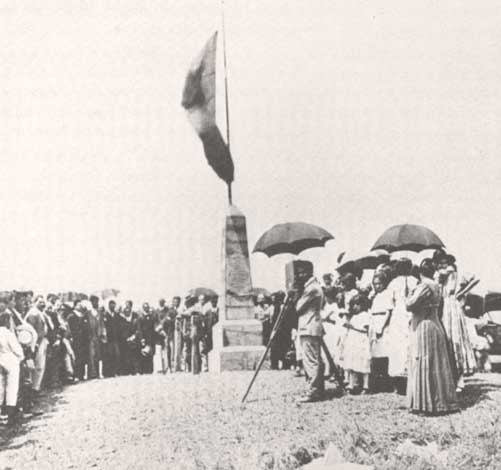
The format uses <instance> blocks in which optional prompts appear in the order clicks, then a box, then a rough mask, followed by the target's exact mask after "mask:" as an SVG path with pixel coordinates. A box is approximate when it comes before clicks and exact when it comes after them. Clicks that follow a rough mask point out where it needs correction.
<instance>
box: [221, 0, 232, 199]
mask: <svg viewBox="0 0 501 470" xmlns="http://www.w3.org/2000/svg"><path fill="white" fill-rule="evenodd" d="M221 18H222V27H223V64H224V99H225V104H226V143H227V144H228V151H230V153H231V149H230V105H229V99H228V68H227V64H226V28H225V24H224V0H221ZM228 201H229V203H230V205H231V204H232V193H231V182H229V183H228Z"/></svg>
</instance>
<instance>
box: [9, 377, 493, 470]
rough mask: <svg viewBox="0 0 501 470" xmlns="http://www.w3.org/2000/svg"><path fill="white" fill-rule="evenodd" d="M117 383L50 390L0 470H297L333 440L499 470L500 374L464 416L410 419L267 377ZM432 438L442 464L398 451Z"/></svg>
mask: <svg viewBox="0 0 501 470" xmlns="http://www.w3.org/2000/svg"><path fill="white" fill-rule="evenodd" d="M250 378H251V373H248V372H242V373H240V372H233V373H224V374H221V375H212V374H204V375H200V376H192V375H188V374H175V375H166V376H163V375H159V374H156V375H151V376H133V377H119V378H114V379H106V380H94V381H91V382H86V383H81V384H77V385H74V386H70V387H67V388H65V389H63V390H58V391H54V392H51V393H48V394H47V395H46V397H45V398H44V408H45V410H46V413H45V414H44V415H43V416H41V417H40V418H37V419H33V420H31V421H30V422H28V423H26V424H24V425H23V426H22V427H21V428H19V429H17V430H15V431H7V430H6V429H5V427H3V428H0V439H1V440H0V449H1V451H0V469H37V470H40V469H75V470H76V469H90V468H98V469H115V468H117V469H121V470H125V469H135V470H140V469H150V470H153V469H186V470H188V469H190V470H191V469H196V470H204V469H210V470H216V469H217V470H227V469H235V470H247V469H250V470H252V469H268V470H272V469H281V470H285V469H293V468H298V467H299V466H300V465H302V464H304V463H307V462H308V461H310V460H311V459H313V458H315V457H318V456H321V455H323V453H324V452H325V450H326V448H327V446H328V445H329V443H330V442H333V443H335V444H336V445H337V446H338V447H339V448H340V449H341V451H342V453H343V455H344V457H345V458H346V459H348V460H349V461H352V462H358V463H367V464H373V465H374V466H375V468H376V469H385V470H390V469H405V470H408V469H410V468H413V469H414V468H417V469H423V470H424V469H441V468H450V469H469V470H470V469H493V470H495V469H498V470H499V469H501V446H499V442H501V374H482V375H477V376H475V377H473V378H470V379H469V381H468V383H467V387H466V389H465V392H464V393H463V395H462V397H461V407H462V411H461V412H460V413H456V414H454V415H450V416H446V417H437V418H424V417H417V416H415V415H411V414H409V413H408V412H407V411H406V409H405V397H402V396H397V395H394V394H390V393H380V394H374V395H369V396H343V397H340V398H339V397H335V396H334V394H333V393H330V396H329V399H328V400H326V401H323V402H320V403H311V404H301V405H298V404H296V402H295V398H296V396H297V395H298V394H299V393H300V392H301V390H302V388H303V386H304V382H303V380H302V379H298V378H293V377H292V376H291V374H290V373H289V372H287V371H280V372H273V371H265V372H262V373H261V374H260V375H259V377H258V379H257V382H256V383H255V385H254V388H253V390H252V392H251V395H250V396H249V399H248V402H247V403H246V404H245V405H243V406H242V405H241V404H240V400H241V397H242V395H243V392H244V391H245V389H246V386H247V384H248V383H249V381H250ZM406 439H412V440H413V441H414V443H415V444H417V445H419V446H422V445H424V444H426V443H430V442H436V443H437V444H438V446H439V449H440V450H444V451H447V454H446V460H445V461H444V460H443V459H442V460H438V459H437V460H434V459H431V460H430V459H428V458H424V457H419V456H416V455H407V454H402V453H399V452H397V449H398V447H399V445H400V444H401V443H402V442H404V441H405V440H406Z"/></svg>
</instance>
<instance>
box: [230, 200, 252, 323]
mask: <svg viewBox="0 0 501 470" xmlns="http://www.w3.org/2000/svg"><path fill="white" fill-rule="evenodd" d="M223 256H224V280H225V288H226V292H225V313H226V318H227V319H228V320H232V319H235V320H236V319H244V318H249V319H251V318H253V309H254V306H253V303H252V298H251V296H250V292H251V290H252V278H251V270H250V260H249V246H248V244H247V226H246V223H245V216H244V215H243V214H242V213H241V212H240V211H239V210H238V209H237V208H236V207H235V206H233V207H231V212H230V214H229V215H228V216H227V217H226V225H225V231H224V235H223Z"/></svg>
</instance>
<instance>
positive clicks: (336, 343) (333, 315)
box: [320, 303, 346, 365]
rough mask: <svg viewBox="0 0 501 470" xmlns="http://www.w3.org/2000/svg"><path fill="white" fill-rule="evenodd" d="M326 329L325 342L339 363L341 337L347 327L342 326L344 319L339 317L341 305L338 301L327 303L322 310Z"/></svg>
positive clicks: (335, 360) (321, 314)
mask: <svg viewBox="0 0 501 470" xmlns="http://www.w3.org/2000/svg"><path fill="white" fill-rule="evenodd" d="M320 316H321V317H322V320H323V326H324V330H325V336H324V342H325V345H326V346H327V349H328V350H329V352H330V353H331V356H332V358H333V359H334V362H335V363H336V364H338V365H339V360H340V356H341V349H340V343H341V337H342V336H343V335H344V334H345V330H346V328H344V327H343V326H342V324H343V323H344V320H343V319H341V318H340V317H339V307H338V306H337V304H336V303H332V304H325V307H324V308H323V310H322V311H321V312H320ZM329 317H330V319H331V320H334V321H335V322H336V323H335V324H334V323H331V322H330V321H326V320H327V318H329Z"/></svg>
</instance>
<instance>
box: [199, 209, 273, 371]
mask: <svg viewBox="0 0 501 470" xmlns="http://www.w3.org/2000/svg"><path fill="white" fill-rule="evenodd" d="M222 248H223V249H222V265H223V266H222V267H223V288H224V295H222V298H221V305H220V309H219V311H220V314H219V322H218V323H217V324H216V325H215V326H214V329H213V332H212V337H213V349H212V351H211V352H210V353H209V370H210V371H211V372H221V371H224V370H252V369H255V368H256V367H257V364H258V363H259V360H260V359H261V356H262V354H263V353H264V350H265V347H264V346H263V328H262V325H261V322H260V321H259V320H255V319H254V303H253V301H252V278H251V270H250V259H249V246H248V243H247V227H246V223H245V216H244V215H243V214H242V213H241V212H240V211H239V210H238V209H237V208H236V207H235V206H233V205H232V206H230V207H229V212H228V214H227V216H226V222H225V226H224V230H223V247H222Z"/></svg>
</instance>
